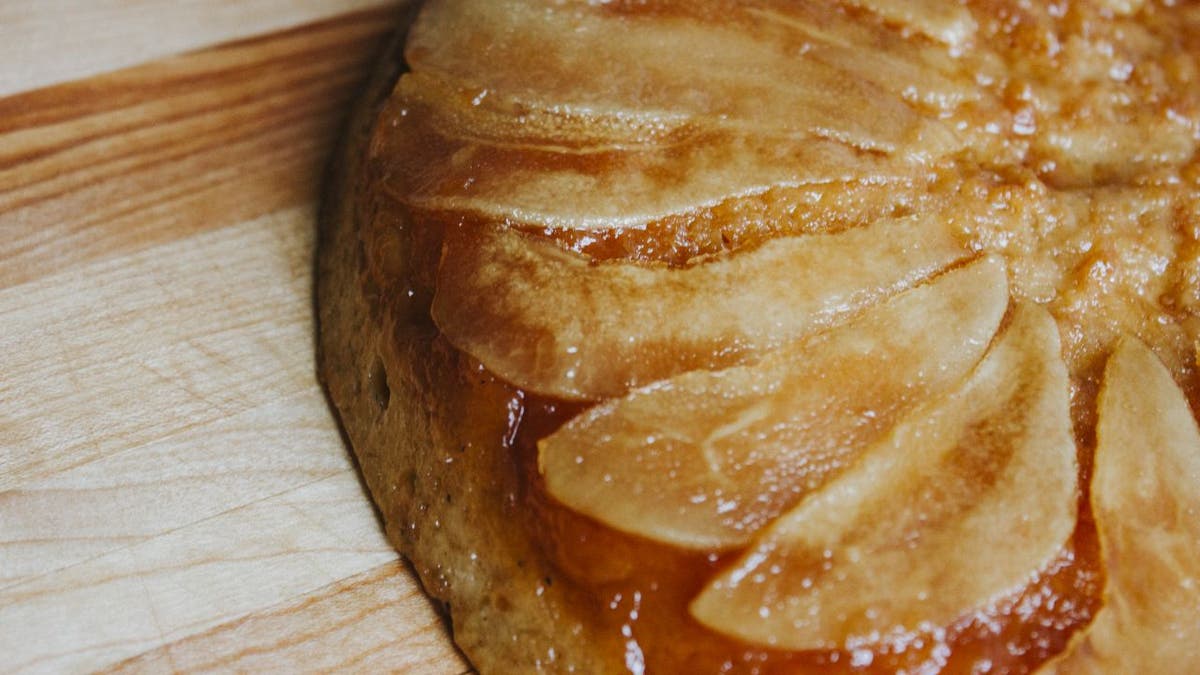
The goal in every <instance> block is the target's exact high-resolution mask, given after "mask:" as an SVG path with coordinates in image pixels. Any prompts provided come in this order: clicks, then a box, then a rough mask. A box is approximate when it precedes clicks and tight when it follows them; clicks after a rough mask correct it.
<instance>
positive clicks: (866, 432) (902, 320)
mask: <svg viewBox="0 0 1200 675" xmlns="http://www.w3.org/2000/svg"><path fill="white" fill-rule="evenodd" d="M1007 304H1008V290H1007V283H1006V276H1005V270H1004V265H1003V263H1001V262H1000V261H999V260H998V259H993V258H986V259H983V260H980V261H978V262H975V263H972V264H970V265H968V266H967V267H965V268H963V269H960V270H956V271H953V272H948V273H946V274H945V275H943V276H941V277H939V278H937V279H935V280H934V281H932V282H931V283H929V284H927V285H924V286H920V287H918V288H916V289H914V290H910V291H908V292H906V293H904V294H902V295H900V296H898V297H895V298H892V299H891V300H889V301H887V302H886V303H884V304H882V305H879V306H876V307H874V308H872V309H870V310H867V311H866V312H865V313H864V314H863V315H861V316H860V317H859V318H857V319H855V320H854V321H852V322H851V323H849V324H848V325H845V326H841V327H839V328H836V329H833V330H831V331H829V332H827V333H824V334H822V335H820V336H817V337H816V338H813V339H810V340H807V341H803V342H799V343H795V344H791V345H788V346H785V347H782V348H780V349H779V350H777V351H774V352H771V353H770V354H768V355H766V356H765V357H763V358H762V360H760V361H758V362H757V363H755V364H753V365H749V366H741V367H735V368H730V369H728V370H724V371H717V372H712V371H697V372H691V373H686V374H683V375H680V376H678V377H675V378H672V379H670V380H667V381H665V382H661V383H659V384H656V385H653V386H650V387H647V388H645V389H640V390H637V391H634V392H632V393H631V394H629V395H628V396H626V397H625V398H622V399H619V400H615V401H609V402H606V403H603V404H601V405H599V406H596V407H595V408H592V409H591V410H589V411H588V412H586V413H584V414H582V415H581V416H579V417H577V418H575V419H574V420H572V421H571V422H569V423H568V424H566V425H565V426H564V427H563V428H562V429H560V430H559V431H558V432H556V433H554V434H552V435H551V436H549V437H548V438H546V439H545V440H543V441H542V443H541V444H540V455H539V462H540V466H541V469H542V472H543V473H544V474H545V477H546V487H547V489H548V490H549V491H550V493H551V494H552V495H554V496H555V497H557V498H558V499H559V500H560V501H562V502H563V503H565V504H566V505H568V506H570V507H571V508H573V509H575V510H577V511H580V512H582V513H585V514H587V515H589V516H592V517H593V518H596V519H597V520H600V521H602V522H604V523H606V524H608V525H610V526H612V527H614V528H616V529H618V530H623V531H625V532H630V533H633V534H638V535H641V536H643V537H646V538H649V539H653V540H656V541H661V542H666V543H669V544H673V545H676V546H680V547H685V548H691V549H729V548H733V547H737V546H743V545H745V544H746V543H747V541H748V540H749V539H750V537H751V536H753V534H754V533H755V532H756V531H757V530H758V529H759V528H761V527H762V526H763V525H765V524H766V523H768V522H770V521H771V520H772V519H774V518H775V517H776V516H778V515H779V514H780V513H782V512H783V511H784V510H786V509H787V508H788V507H790V506H792V505H793V504H795V503H796V502H798V501H799V500H800V499H801V498H802V497H803V496H804V495H805V494H806V493H808V492H810V491H811V490H813V489H814V488H816V487H817V486H819V485H821V484H822V483H823V482H825V481H826V480H827V479H828V478H829V476H830V475H831V474H833V473H835V472H837V471H838V470H839V469H841V468H842V467H844V466H845V465H847V464H848V463H849V462H851V461H852V460H853V459H854V457H855V456H856V454H857V453H859V452H860V451H861V450H862V449H863V448H865V447H867V446H868V445H869V444H870V443H871V442H872V441H875V440H877V439H878V438H879V437H881V436H882V435H883V434H884V433H885V432H886V431H887V430H888V429H889V428H890V427H891V426H892V425H893V424H895V423H896V422H897V421H898V420H899V419H900V418H901V417H902V416H903V414H904V413H905V412H906V411H908V410H910V409H912V408H913V407H915V406H916V405H917V404H919V403H921V402H923V401H924V400H925V399H926V398H927V397H929V396H931V395H937V394H942V393H944V392H946V391H948V390H950V389H952V388H953V387H956V386H958V385H959V384H961V382H962V381H963V380H964V379H965V378H966V376H967V375H968V374H969V373H970V371H971V368H973V367H974V366H975V364H976V363H978V362H979V359H980V358H981V357H982V356H983V353H984V351H985V350H986V349H987V344H988V342H989V340H990V339H991V337H992V335H994V334H995V332H996V330H997V328H998V326H999V325H1000V320H1001V318H1002V317H1003V316H1004V311H1005V308H1006V306H1007Z"/></svg>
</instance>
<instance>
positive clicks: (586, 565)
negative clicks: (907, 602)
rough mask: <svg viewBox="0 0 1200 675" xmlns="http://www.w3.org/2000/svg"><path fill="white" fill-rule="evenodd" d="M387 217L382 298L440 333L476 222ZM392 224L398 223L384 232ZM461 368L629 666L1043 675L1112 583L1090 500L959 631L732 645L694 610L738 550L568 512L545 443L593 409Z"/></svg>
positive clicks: (373, 259) (374, 259)
mask: <svg viewBox="0 0 1200 675" xmlns="http://www.w3.org/2000/svg"><path fill="white" fill-rule="evenodd" d="M387 210H388V209H386V208H385V209H384V210H383V212H382V213H377V214H376V217H375V222H376V225H377V227H375V228H373V230H372V232H373V233H374V236H375V239H374V240H373V241H370V242H364V243H365V246H364V248H365V249H367V250H370V251H372V252H373V253H374V254H373V255H370V256H368V258H369V260H370V263H369V268H371V276H373V277H374V278H375V279H378V280H384V279H387V280H390V281H391V283H390V284H385V285H384V286H381V287H380V288H379V289H378V292H379V293H380V294H381V295H394V294H403V295H406V296H408V297H410V298H412V301H411V302H410V303H407V304H408V307H409V308H410V311H409V312H406V318H405V319H404V321H402V323H406V324H408V325H409V328H410V329H411V328H412V327H414V325H417V324H419V325H422V326H424V328H425V329H427V330H429V331H436V327H434V326H433V325H432V322H431V321H430V320H429V319H428V314H427V308H428V303H429V299H430V298H431V296H432V290H433V287H432V283H433V277H434V271H435V270H436V265H437V264H438V259H439V257H440V256H439V254H440V249H441V241H442V237H443V235H442V233H443V232H444V228H446V227H473V226H477V225H476V224H469V223H464V222H463V221H462V219H461V218H460V217H458V216H455V217H452V218H451V217H448V216H445V215H444V214H429V213H426V214H420V215H418V216H417V217H415V218H414V217H412V215H414V214H406V215H403V216H401V215H399V214H397V215H396V216H395V217H394V218H389V217H388V215H387V213H386V211H387ZM388 221H390V222H392V223H393V226H390V227H389V226H382V227H380V226H379V224H380V223H383V222H388ZM402 223H407V224H408V226H407V227H405V226H404V225H402ZM402 249H408V250H409V251H410V252H411V255H410V257H409V258H408V261H409V265H404V264H402V263H401V261H400V260H399V259H398V258H397V257H395V256H396V254H397V253H398V251H400V250H402ZM402 270H403V273H402V274H396V273H397V272H401V271H402ZM410 292H411V293H410ZM422 308H425V310H426V311H424V312H423V311H422ZM458 359H459V362H460V368H461V370H462V372H463V373H469V375H464V376H463V377H460V378H455V381H454V382H448V383H444V385H445V386H455V387H464V386H465V387H497V386H500V387H504V388H507V389H508V390H509V391H510V392H511V398H510V399H509V406H508V411H507V416H508V419H509V428H508V430H507V432H506V433H505V435H504V436H503V437H502V438H497V439H495V443H494V445H493V446H492V448H493V450H492V451H494V452H503V453H507V454H508V455H509V456H510V458H511V461H512V462H513V463H514V465H515V467H516V469H517V475H518V476H519V477H521V479H522V480H520V481H519V487H518V490H517V494H516V495H515V497H516V499H517V501H518V503H519V504H520V505H521V506H520V507H518V508H517V509H515V510H514V512H515V513H516V514H518V516H519V521H518V522H519V526H520V527H521V528H522V529H523V530H524V531H525V534H526V535H527V536H529V537H530V538H531V539H532V540H533V541H535V542H537V545H538V546H539V547H540V549H541V550H542V552H543V554H544V556H545V559H546V561H547V562H548V563H549V564H550V566H551V567H552V568H553V569H555V570H557V572H558V573H557V574H556V575H553V576H551V577H548V578H547V580H546V581H547V583H558V584H570V585H571V586H573V587H574V588H573V589H572V590H573V591H574V592H573V593H571V595H572V596H574V597H579V598H584V599H585V600H584V601H585V602H587V603H590V604H591V606H590V607H589V608H588V609H587V611H585V613H586V614H587V615H590V616H592V617H594V619H595V621H596V622H597V623H598V624H599V626H600V628H601V630H605V631H612V633H613V634H620V635H621V636H622V637H623V638H624V641H625V645H626V654H625V657H626V659H632V663H635V664H636V663H641V664H643V665H644V667H645V672H664V673H669V672H696V673H707V672H713V673H718V672H722V673H764V674H765V673H795V672H829V673H839V672H859V673H861V672H881V673H883V672H896V671H898V670H901V669H904V670H907V671H910V672H959V671H970V670H971V668H972V667H976V666H978V665H979V664H985V663H990V664H991V670H990V671H987V672H1012V673H1020V672H1030V671H1032V670H1033V669H1034V668H1035V667H1036V666H1037V665H1038V664H1040V663H1042V662H1043V661H1044V660H1045V659H1046V658H1048V657H1050V656H1052V655H1054V654H1056V653H1058V652H1059V651H1061V650H1062V649H1063V648H1064V647H1065V645H1066V644H1067V641H1068V640H1069V639H1070V637H1071V635H1072V634H1073V633H1074V632H1075V631H1076V630H1077V629H1079V628H1080V627H1082V626H1084V625H1086V623H1087V622H1088V621H1089V620H1090V618H1091V617H1092V615H1093V614H1094V613H1095V611H1096V610H1097V609H1098V606H1099V595H1100V591H1101V589H1102V583H1103V580H1102V574H1101V572H1100V566H1099V560H1098V550H1097V543H1096V532H1095V526H1094V524H1093V522H1092V518H1091V513H1090V509H1089V507H1088V501H1087V499H1086V495H1083V496H1081V499H1080V514H1081V517H1080V519H1079V521H1078V524H1077V526H1076V530H1075V533H1074V536H1073V538H1072V539H1071V541H1070V542H1068V543H1067V545H1066V546H1065V547H1064V548H1063V550H1062V551H1061V553H1060V554H1059V555H1058V556H1057V558H1056V559H1055V560H1054V561H1053V562H1052V563H1051V564H1049V565H1048V566H1047V567H1046V568H1045V569H1043V570H1040V571H1039V572H1037V573H1036V574H1035V575H1034V577H1033V578H1032V579H1031V580H1030V582H1029V583H1028V584H1027V585H1026V586H1025V587H1024V588H1022V589H1020V590H1019V591H1017V592H1015V593H1013V594H1012V595H1010V596H1008V597H1006V598H1003V599H1001V600H999V601H997V602H996V603H994V604H993V605H991V606H988V607H981V608H978V609H977V610H976V611H974V612H973V613H971V614H969V615H966V616H963V617H961V618H960V619H959V620H958V621H956V622H955V623H953V624H952V625H949V626H931V627H922V628H920V629H918V630H913V631H908V632H899V633H895V634H891V635H887V636H883V637H882V638H881V639H879V640H875V641H872V642H871V643H864V644H862V645H850V646H849V647H850V648H849V649H847V650H844V651H829V652H786V651H773V650H767V649H762V648H759V647H756V646H753V645H747V644H742V643H740V642H738V641H736V640H732V639H729V638H726V637H723V636H721V635H718V634H716V633H713V632H712V631H710V630H708V629H706V628H704V627H703V626H701V625H700V624H699V623H698V622H696V621H695V620H694V619H692V618H691V616H690V614H689V613H688V604H689V602H690V601H691V600H692V598H693V597H695V595H696V594H697V593H698V592H699V591H700V590H701V588H703V586H704V584H705V583H706V582H707V581H708V580H709V579H710V578H711V577H712V576H713V575H714V574H715V573H717V572H718V571H720V570H721V568H722V567H723V566H725V565H728V564H731V563H732V562H734V561H735V560H736V559H737V557H738V553H739V552H737V551H731V552H727V553H725V554H722V555H716V554H702V553H701V554H697V553H689V552H684V551H680V550H677V549H674V548H672V547H669V546H664V545H661V544H657V543H654V542H650V541H648V540H643V539H640V538H637V537H634V536H630V535H626V534H623V533H620V532H617V531H615V530H612V529H610V528H608V527H605V526H603V525H601V524H599V523H597V522H595V521H593V520H591V519H590V518H587V517H585V516H582V515H579V514H577V513H575V512H573V511H571V510H569V509H567V508H566V507H564V506H562V505H560V504H559V503H557V502H556V501H555V500H554V499H553V498H552V497H551V496H549V495H548V494H547V493H546V491H545V488H544V484H543V480H542V477H541V476H540V474H539V473H538V470H537V443H538V441H539V440H540V439H542V438H544V437H546V436H547V435H549V434H550V433H552V432H553V431H554V430H555V429H557V428H558V427H559V426H560V425H562V424H563V423H565V422H566V421H568V420H570V419H571V418H572V417H574V416H575V415H577V414H579V412H581V411H582V410H583V409H584V405H582V404H578V403H567V402H563V401H556V400H551V399H547V398H544V397H538V396H535V395H532V394H529V393H527V392H523V391H521V390H519V389H517V388H515V387H512V386H511V385H507V384H504V383H501V382H497V381H496V380H495V378H492V377H491V376H487V375H485V377H484V378H482V379H481V378H480V377H478V374H479V373H480V372H481V371H483V368H482V366H481V365H480V364H478V362H476V361H475V360H474V359H472V358H470V357H469V356H467V355H466V354H462V353H458ZM494 414H495V411H488V412H481V415H494ZM1083 417H1084V418H1090V417H1092V416H1091V415H1084V416H1083ZM463 423H464V424H470V421H469V420H464V421H463ZM1079 431H1080V434H1079V435H1080V440H1081V443H1080V447H1081V448H1082V449H1083V450H1082V451H1081V466H1082V467H1084V470H1083V473H1084V475H1083V476H1082V477H1081V478H1082V484H1083V485H1087V477H1088V474H1089V472H1090V467H1089V464H1090V456H1091V448H1092V446H1093V441H1092V439H1091V437H1090V436H1091V431H1090V427H1086V428H1082V429H1080V430H1079ZM498 507H499V505H498ZM996 545H997V546H1002V545H1004V544H1003V542H997V543H996ZM980 554H981V555H986V554H987V552H986V551H981V552H980Z"/></svg>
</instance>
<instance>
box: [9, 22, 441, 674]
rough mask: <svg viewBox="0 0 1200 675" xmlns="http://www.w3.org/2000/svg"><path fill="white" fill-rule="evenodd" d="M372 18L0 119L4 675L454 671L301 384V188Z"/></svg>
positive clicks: (433, 620) (307, 374) (46, 97)
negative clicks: (114, 669)
mask: <svg viewBox="0 0 1200 675" xmlns="http://www.w3.org/2000/svg"><path fill="white" fill-rule="evenodd" d="M272 2H274V0H268V2H267V3H263V4H264V5H269V4H271V3H272ZM18 4H19V3H18ZM78 4H79V3H74V2H65V1H61V0H60V1H57V2H55V1H53V0H52V1H51V2H47V3H46V4H45V5H43V7H44V8H54V7H58V8H65V7H67V6H68V5H70V6H75V5H78ZM199 4H200V3H196V2H186V1H185V2H183V3H178V4H177V5H174V7H176V8H177V9H178V10H179V11H178V12H175V13H171V14H170V16H171V17H173V18H172V19H171V20H172V21H187V20H189V17H191V15H190V14H189V12H191V11H193V9H194V8H195V6H198V5H199ZM215 4H219V3H214V2H210V3H207V6H209V7H213V6H215ZM227 4H228V5H229V6H230V7H233V6H234V3H227ZM316 4H317V3H310V4H308V5H307V6H308V7H309V8H314V9H315V8H316ZM347 4H348V3H341V4H338V3H333V5H331V6H330V7H331V8H332V7H333V6H336V7H339V8H344V7H345V6H346V5H347ZM388 4H391V5H392V6H391V7H390V8H387V9H383V10H378V11H371V12H366V13H357V14H351V15H346V16H337V17H335V18H333V19H330V20H328V21H325V22H322V23H319V24H315V25H307V26H302V27H299V28H297V29H295V30H291V31H289V32H286V33H282V34H274V35H269V36H265V37H259V38H252V39H248V40H243V41H241V42H236V43H232V44H226V45H224V46H221V47H217V48H214V49H210V50H207V51H202V52H196V53H192V54H186V55H183V56H178V57H173V58H170V59H167V60H165V61H161V62H156V63H152V64H146V65H141V66H137V67H135V68H132V69H129V70H124V71H119V72H113V73H109V74H106V75H102V76H99V77H96V78H93V79H91V80H87V81H83V82H76V83H70V84H63V85H58V86H54V87H51V88H48V89H43V90H39V91H33V92H29V93H25V94H19V95H16V96H12V97H9V98H7V99H0V234H2V235H3V236H0V626H3V629H0V671H3V672H82V671H92V670H96V669H100V668H105V667H110V666H113V665H114V664H122V665H121V666H120V668H121V669H124V670H137V671H163V670H170V671H172V672H178V671H181V670H204V669H210V670H212V669H216V670H227V669H231V668H235V669H269V670H278V669H284V670H293V669H305V670H308V669H313V668H317V667H328V668H337V667H342V668H346V669H351V670H358V669H369V670H376V669H392V668H394V669H400V670H414V669H415V671H416V672H429V673H434V672H442V673H457V672H461V670H462V668H463V662H462V660H461V657H460V656H458V654H457V653H456V652H455V650H454V649H453V647H452V645H451V644H450V642H449V640H448V638H447V635H446V632H445V630H444V627H443V625H442V624H441V622H440V621H439V620H438V618H437V616H436V614H435V612H434V611H433V609H432V607H431V605H430V604H429V603H428V602H427V601H426V599H425V597H424V595H423V594H422V593H421V592H420V590H419V587H418V586H417V584H416V582H415V579H414V578H413V577H412V575H411V574H410V573H409V572H408V570H407V569H406V568H404V567H403V566H401V565H399V564H397V563H396V558H397V556H396V554H395V552H394V551H393V550H392V548H391V547H390V546H389V545H388V543H387V542H386V541H385V539H384V537H383V534H382V531H381V527H380V525H379V523H378V521H377V519H376V517H375V513H374V511H373V509H372V507H371V504H370V500H369V499H368V497H367V495H366V494H365V492H364V490H363V488H362V486H361V483H360V481H359V478H358V474H357V471H356V470H355V468H354V465H353V463H352V461H351V459H350V456H349V454H348V451H347V449H346V448H345V446H344V445H343V443H342V441H341V438H340V435H339V433H338V430H337V426H336V423H335V421H334V419H333V416H332V414H331V412H330V410H329V408H328V406H327V405H326V402H325V400H324V395H323V393H322V391H321V390H320V387H319V386H318V384H317V381H316V377H315V365H314V360H313V356H314V346H313V337H314V336H313V333H314V326H313V317H312V298H311V285H312V278H311V269H312V256H313V246H314V242H315V227H316V222H315V220H316V219H315V214H316V208H317V198H318V195H319V189H320V181H321V178H322V174H323V172H324V166H325V163H326V161H327V158H328V156H329V152H330V150H331V148H332V146H333V143H334V142H335V140H336V138H337V136H338V134H339V133H340V127H341V122H342V119H343V117H344V114H345V112H346V110H347V108H348V105H349V102H350V101H351V100H352V98H353V97H354V95H355V94H356V92H357V89H358V83H359V82H361V81H362V79H363V77H364V76H365V75H366V74H367V71H368V70H369V69H370V66H371V61H372V59H373V57H374V55H375V52H376V49H377V47H378V46H379V45H380V44H381V41H382V39H383V38H384V37H385V36H386V35H387V34H388V33H389V32H390V31H391V30H392V28H393V24H394V21H395V18H396V13H395V11H394V3H388ZM11 5H12V3H9V5H4V6H0V27H2V28H0V30H3V31H7V30H9V29H10V27H11V26H12V24H10V23H9V22H8V21H7V19H8V18H10V17H11V13H12V12H14V11H17V10H15V9H14V7H13V6H11ZM117 5H121V6H122V7H127V8H133V9H139V11H144V12H149V13H152V14H153V13H155V12H159V13H160V14H161V12H166V11H167V10H168V9H170V8H171V7H173V5H172V4H171V3H167V4H165V5H163V4H161V3H157V4H156V5H155V6H154V7H153V8H151V7H150V4H149V3H142V2H136V1H135V2H123V3H113V2H108V0H101V2H98V3H94V4H92V5H89V7H92V8H94V9H95V10H96V11H97V12H102V11H105V10H106V9H113V8H116V7H117ZM143 5H144V6H143ZM296 5H297V6H301V5H305V3H304V2H299V3H296ZM239 6H240V5H239ZM22 11H23V10H22ZM29 11H36V10H29ZM247 11H258V10H257V9H255V10H247ZM331 11H332V9H331ZM5 12H9V14H8V15H6V14H5ZM192 18H194V17H192ZM97 20H99V19H97ZM250 24H253V22H252V21H251V22H250ZM125 28H126V27H123V26H122V27H119V29H120V30H124V29H125ZM73 29H74V27H67V28H66V29H65V30H64V31H63V34H64V35H70V34H71V30H73ZM200 33H203V30H200ZM235 33H236V32H235ZM234 36H236V35H234ZM2 42H3V41H0V43H2ZM26 46H27V47H28V46H29V45H28V44H27V45H26ZM84 46H86V41H85V43H84ZM33 47H37V45H33ZM134 47H136V45H134ZM5 49H10V50H11V49H12V47H11V44H0V57H2V56H3V54H4V50H5ZM134 51H136V49H135V50H134ZM77 53H85V52H77ZM101 56H103V55H101ZM100 60H101V61H103V59H102V58H101V59H100Z"/></svg>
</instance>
